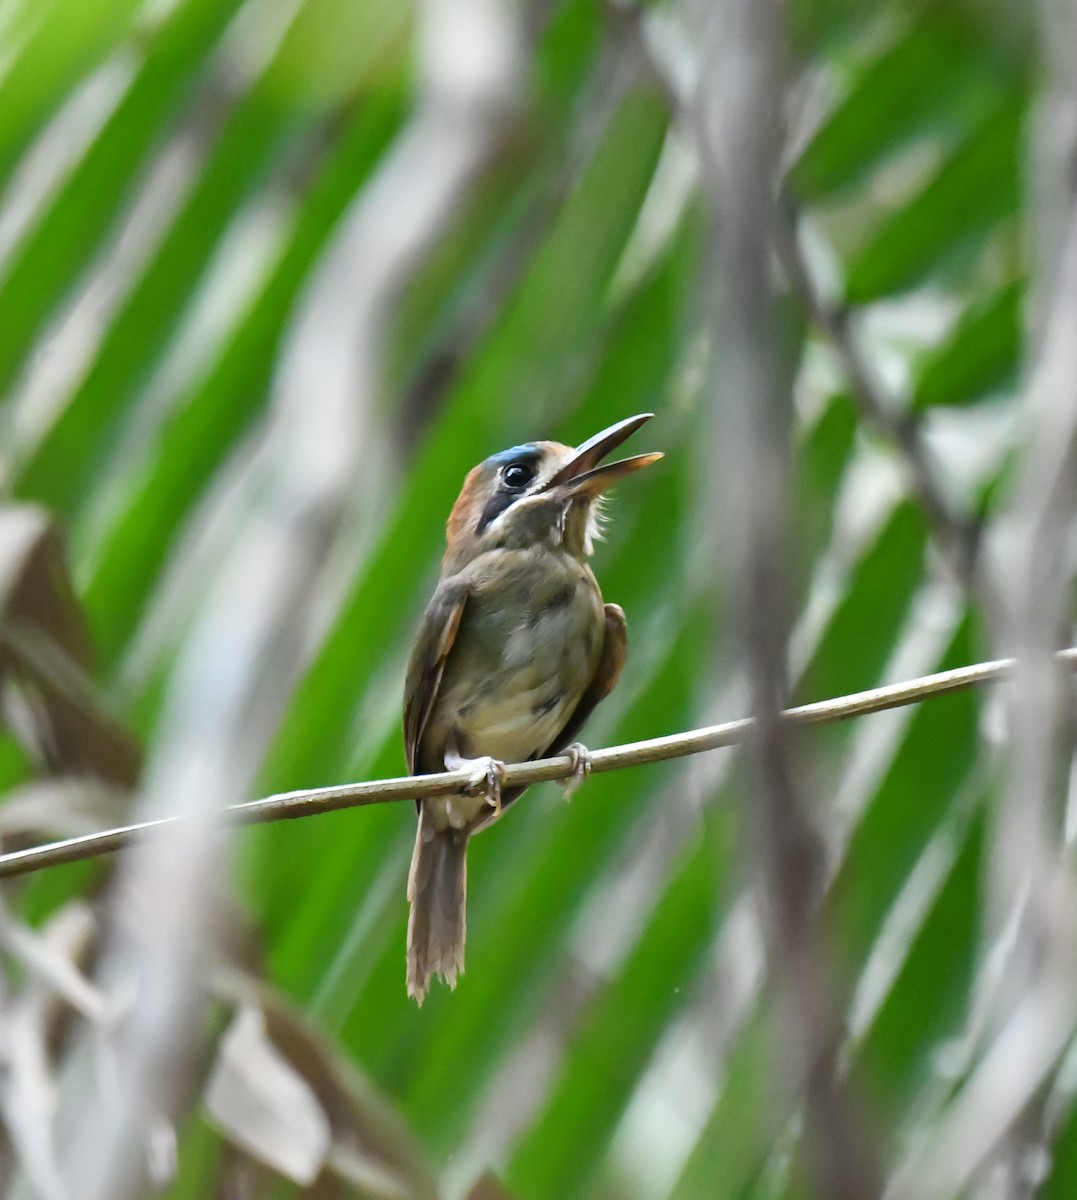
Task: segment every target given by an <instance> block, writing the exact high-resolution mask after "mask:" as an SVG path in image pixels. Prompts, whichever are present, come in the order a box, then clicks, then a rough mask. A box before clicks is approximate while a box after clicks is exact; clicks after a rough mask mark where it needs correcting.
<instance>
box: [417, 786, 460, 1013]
mask: <svg viewBox="0 0 1077 1200" xmlns="http://www.w3.org/2000/svg"><path fill="white" fill-rule="evenodd" d="M467 838H468V835H467V832H466V831H464V830H462V829H451V828H448V829H438V828H437V827H436V826H435V825H434V819H433V815H432V814H431V813H430V812H429V811H428V809H427V806H426V805H425V804H423V805H421V806H420V809H419V831H418V833H417V834H416V835H415V850H414V852H413V854H412V856H411V873H410V874H409V876H408V900H410V901H411V916H410V918H409V919H408V995H409V996H414V998H415V1000H416V1001H417V1002H418V1003H419V1004H422V1002H423V997H424V996H425V995H426V992H427V989H428V988H429V986H430V980H431V979H432V978H433V977H434V976H435V975H440V976H441V978H442V979H444V980H445V982H446V983H447V984H448V985H449V987H452V988H454V987H456V976H457V974H462V973H463V970H464V938H465V936H466V934H467V912H466V899H467Z"/></svg>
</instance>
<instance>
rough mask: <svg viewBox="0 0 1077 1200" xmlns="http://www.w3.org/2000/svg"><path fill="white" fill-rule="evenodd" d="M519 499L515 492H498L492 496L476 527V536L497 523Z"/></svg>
mask: <svg viewBox="0 0 1077 1200" xmlns="http://www.w3.org/2000/svg"><path fill="white" fill-rule="evenodd" d="M519 498H520V497H519V495H518V494H517V493H515V492H498V493H497V494H496V495H494V496H491V497H490V499H489V500H488V501H487V502H486V507H485V508H484V509H483V510H482V516H481V517H479V523H478V525H476V526H475V536H476V537H478V536H479V535H480V534H481V533H482V531H483V530H484V529H485V528H486V527H487V526H488V525H489V524H490V522H491V521H496V520H497V518H498V517H500V516H501V514H502V513H503V512H504V511H505V509H506V508H510V507H511V506H512V505H513V504H515V503H516V501H517V500H519Z"/></svg>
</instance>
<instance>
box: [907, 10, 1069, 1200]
mask: <svg viewBox="0 0 1077 1200" xmlns="http://www.w3.org/2000/svg"><path fill="white" fill-rule="evenodd" d="M1039 9H1040V16H1041V23H1042V29H1041V45H1042V79H1043V83H1044V90H1043V92H1042V94H1041V102H1040V112H1039V117H1040V119H1039V121H1038V123H1037V124H1038V134H1039V137H1038V141H1039V148H1040V152H1041V153H1040V162H1039V164H1038V166H1039V171H1038V172H1037V174H1036V178H1035V184H1036V188H1035V192H1034V198H1035V200H1036V202H1037V208H1038V212H1037V214H1036V215H1037V219H1038V220H1037V230H1036V232H1037V235H1038V236H1037V241H1038V252H1037V255H1036V265H1037V274H1036V277H1035V278H1034V280H1033V295H1034V300H1033V303H1032V305H1031V308H1032V313H1033V317H1034V319H1035V323H1034V327H1033V329H1032V331H1031V335H1030V337H1029V339H1028V340H1029V345H1030V349H1031V351H1032V354H1033V355H1034V357H1033V358H1032V363H1031V370H1030V372H1029V378H1028V385H1027V389H1026V392H1027V394H1026V399H1025V403H1024V412H1023V413H1022V416H1023V418H1024V422H1025V424H1024V428H1025V430H1026V431H1027V433H1026V440H1025V445H1024V447H1023V449H1022V455H1021V469H1020V471H1019V473H1018V479H1017V483H1016V486H1015V487H1014V489H1013V500H1012V502H1011V504H1010V507H1009V510H1008V511H1007V513H1006V514H1005V515H1004V517H1003V518H1002V520H1001V521H1000V535H999V542H1000V553H999V556H998V557H999V561H998V563H997V573H998V584H997V587H998V590H999V594H1000V596H1001V598H1002V600H1003V601H1004V603H1003V604H1002V605H1001V606H1000V607H999V610H998V612H997V613H995V614H994V625H995V628H994V629H993V631H992V632H993V635H994V638H995V643H996V645H999V646H1001V647H1005V648H1006V650H1008V651H1010V652H1011V653H1014V654H1015V655H1016V658H1015V668H1014V670H1013V672H1012V677H1013V683H1012V685H1011V686H1010V687H1009V688H1008V689H1007V695H1006V700H1007V717H1008V725H1009V735H1010V747H1009V760H1008V764H1007V767H1008V769H1007V781H1006V787H1005V788H1004V789H1003V791H1002V794H1001V796H1000V799H999V802H998V804H997V806H996V810H995V812H994V814H993V821H992V834H993V836H992V841H991V844H990V854H989V855H988V857H987V863H988V866H989V876H988V880H989V888H988V891H987V905H986V908H987V914H988V932H989V936H990V935H991V934H993V935H994V937H995V940H996V947H998V948H999V949H998V950H997V952H996V955H997V958H998V963H999V965H995V964H992V966H993V968H994V976H993V978H991V977H989V979H988V986H987V988H985V989H983V990H984V991H985V992H986V1003H985V1002H984V1001H983V1000H981V1002H980V1008H981V1009H982V1010H984V1015H983V1017H982V1018H981V1024H983V1025H986V1027H987V1029H988V1032H989V1034H990V1035H991V1040H990V1041H989V1042H988V1043H987V1045H986V1046H985V1047H984V1048H983V1049H982V1052H981V1053H979V1055H978V1058H977V1060H976V1062H975V1069H973V1070H969V1071H968V1072H967V1073H966V1076H967V1077H966V1080H965V1082H964V1085H963V1087H962V1088H961V1090H960V1091H959V1092H958V1093H957V1095H956V1096H955V1098H954V1099H953V1101H952V1103H951V1104H950V1105H949V1107H948V1109H947V1111H946V1113H945V1114H944V1116H943V1118H942V1119H941V1120H937V1121H936V1122H934V1123H933V1125H932V1128H931V1130H930V1131H929V1133H928V1134H927V1135H926V1136H925V1138H924V1143H923V1145H922V1147H921V1148H920V1149H919V1151H918V1152H915V1153H913V1154H912V1155H910V1156H909V1157H908V1159H907V1160H906V1161H905V1162H904V1163H903V1164H901V1166H900V1167H899V1169H898V1171H897V1172H896V1173H895V1175H894V1178H893V1181H892V1183H891V1185H890V1187H889V1189H888V1192H887V1196H888V1198H889V1200H907V1198H910V1197H916V1200H947V1198H948V1197H951V1196H954V1195H958V1194H968V1193H970V1192H971V1189H972V1188H974V1187H975V1186H976V1183H977V1179H978V1178H980V1179H986V1178H987V1168H988V1167H990V1178H991V1182H990V1186H989V1187H988V1185H986V1184H985V1186H984V1189H983V1190H984V1191H987V1190H991V1191H999V1192H1001V1191H1003V1190H1005V1191H1008V1192H1010V1193H1012V1194H1018V1193H1019V1192H1024V1191H1025V1190H1027V1189H1028V1188H1029V1186H1030V1184H1029V1178H1030V1176H1029V1174H1028V1171H1029V1166H1030V1164H1035V1163H1037V1161H1038V1160H1039V1159H1040V1157H1041V1155H1042V1147H1040V1146H1037V1145H1036V1144H1035V1139H1037V1138H1038V1137H1039V1136H1041V1129H1040V1125H1041V1122H1040V1121H1039V1120H1038V1117H1037V1113H1036V1109H1037V1107H1039V1105H1038V1104H1037V1097H1043V1096H1045V1095H1046V1094H1047V1092H1048V1090H1049V1089H1048V1087H1046V1086H1045V1085H1046V1084H1048V1082H1049V1080H1050V1079H1051V1076H1052V1074H1053V1073H1054V1072H1055V1070H1056V1068H1057V1065H1058V1062H1059V1060H1060V1058H1061V1056H1062V1055H1063V1054H1064V1052H1065V1050H1066V1047H1067V1046H1068V1045H1070V1044H1071V1043H1072V1038H1073V1035H1074V1029H1075V1028H1077V955H1075V954H1074V944H1075V937H1077V926H1075V921H1074V912H1075V908H1077V882H1075V880H1074V876H1073V872H1072V868H1071V866H1070V860H1071V853H1070V848H1069V847H1068V846H1066V845H1065V842H1064V839H1063V836H1062V830H1061V828H1060V821H1059V818H1058V807H1059V803H1058V802H1059V793H1060V792H1061V791H1062V786H1063V785H1062V782H1061V781H1062V780H1063V779H1064V776H1065V771H1066V768H1067V766H1068V765H1070V764H1071V763H1072V753H1073V729H1072V691H1071V688H1070V687H1069V686H1068V680H1066V679H1065V677H1064V674H1063V672H1062V671H1061V670H1060V669H1059V665H1058V659H1057V653H1056V647H1057V646H1058V644H1059V643H1060V642H1063V641H1068V640H1069V631H1070V629H1071V628H1072V624H1073V615H1072V585H1073V556H1072V536H1071V531H1072V528H1073V517H1074V512H1075V508H1077V409H1075V407H1074V402H1073V399H1074V395H1075V393H1077V344H1075V343H1074V339H1073V327H1074V323H1075V322H1077V182H1075V175H1074V171H1073V163H1074V161H1075V159H1077V119H1075V114H1077V52H1075V48H1077V40H1075V35H1077V10H1075V9H1074V6H1073V5H1072V3H1070V2H1069V0H1042V2H1041V4H1040V6H1039ZM976 1050H978V1051H980V1050H981V1047H980V1046H976Z"/></svg>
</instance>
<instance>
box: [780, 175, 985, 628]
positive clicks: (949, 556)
mask: <svg viewBox="0 0 1077 1200" xmlns="http://www.w3.org/2000/svg"><path fill="white" fill-rule="evenodd" d="M781 215H782V220H780V221H779V222H778V223H777V229H776V234H777V236H776V238H775V244H776V248H777V251H778V256H779V258H780V260H781V264H782V269H783V270H784V271H785V275H786V278H787V279H788V281H789V285H790V287H791V288H792V289H793V291H794V292H795V293H796V294H797V296H798V297H799V298H800V300H801V302H802V303H803V305H804V307H805V308H806V309H807V313H808V318H809V320H810V321H811V323H812V325H814V326H815V329H816V330H817V332H818V333H819V334H820V335H821V336H822V337H824V338H825V339H826V340H827V341H828V342H829V343H830V345H831V347H832V348H833V350H834V353H835V354H836V355H837V357H838V361H839V362H840V364H841V369H842V372H843V374H844V375H845V378H846V381H847V383H848V385H849V390H850V393H851V394H852V397H853V400H854V402H855V403H856V405H857V407H858V408H859V410H860V414H861V416H862V417H863V418H864V420H865V421H866V422H867V423H868V425H870V426H871V427H872V428H873V429H875V431H876V432H877V433H879V434H881V435H882V436H883V437H885V438H886V440H887V441H888V442H890V443H891V444H892V445H893V447H894V449H895V450H896V451H897V453H898V454H899V455H900V457H901V459H902V462H903V463H904V466H905V470H906V473H907V474H908V477H909V481H910V483H911V485H912V489H913V492H914V494H915V496H916V499H917V501H918V502H919V504H920V507H921V509H922V510H923V512H924V515H925V516H926V517H927V519H928V522H929V523H930V525H931V527H932V529H933V531H934V533H935V537H936V540H937V542H938V544H939V548H940V550H941V551H942V553H943V555H944V557H945V560H946V562H947V563H948V565H949V567H950V569H951V570H952V571H953V573H954V575H955V576H956V578H957V579H958V581H959V582H960V583H961V584H962V585H963V586H964V587H965V588H966V589H967V590H968V591H969V592H976V591H977V590H978V589H982V588H983V587H984V586H985V581H984V579H983V578H982V576H981V574H980V572H979V570H978V560H979V549H980V534H981V526H980V522H979V521H977V520H972V519H969V518H967V517H964V516H962V515H961V514H959V513H957V512H955V511H954V509H953V506H952V505H951V504H950V501H949V500H948V499H947V497H946V495H945V493H944V492H943V490H942V488H941V487H940V486H939V481H938V477H937V473H936V471H935V468H934V466H933V465H932V463H931V460H930V456H929V453H928V450H927V447H926V446H925V445H924V439H923V435H922V432H921V426H920V422H919V421H918V420H917V419H916V417H915V416H913V415H911V414H910V413H909V412H908V411H906V407H905V406H904V405H902V404H901V403H899V401H898V400H897V398H896V397H893V396H890V395H888V394H887V392H886V389H885V387H884V385H883V383H882V381H881V380H880V379H879V376H878V374H877V373H876V371H875V370H874V368H873V367H872V365H871V361H870V357H869V355H868V354H867V353H866V352H865V351H864V349H863V347H862V346H861V345H860V342H859V340H858V338H857V336H856V331H855V329H854V327H853V315H852V311H851V310H850V309H849V307H848V305H845V304H842V303H840V302H838V303H836V302H834V301H831V300H829V299H828V298H827V297H826V296H824V294H823V292H822V289H820V288H819V286H818V285H817V284H816V282H815V280H814V279H813V278H812V273H811V269H810V268H809V266H808V263H807V260H806V259H805V257H804V251H803V247H802V246H801V244H800V238H799V236H798V233H797V212H796V207H795V205H794V202H793V200H792V198H791V197H789V196H785V197H783V202H782V205H781ZM985 599H987V598H986V597H985ZM990 611H993V610H990Z"/></svg>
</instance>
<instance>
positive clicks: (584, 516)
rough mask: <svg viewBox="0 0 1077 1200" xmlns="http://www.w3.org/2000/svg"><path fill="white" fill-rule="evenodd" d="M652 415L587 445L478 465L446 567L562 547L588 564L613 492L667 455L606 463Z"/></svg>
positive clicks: (532, 446) (503, 456) (539, 445)
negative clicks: (505, 552) (600, 513)
mask: <svg viewBox="0 0 1077 1200" xmlns="http://www.w3.org/2000/svg"><path fill="white" fill-rule="evenodd" d="M652 415H653V414H652V413H641V414H640V415H639V416H635V417H629V418H628V419H627V420H624V421H618V423H617V424H616V425H611V426H610V427H609V428H608V429H604V430H602V432H601V433H597V434H595V436H594V437H592V438H588V439H587V441H586V442H584V443H582V445H579V446H576V447H572V446H563V445H562V444H561V443H560V442H527V443H526V444H525V445H522V446H513V447H512V448H511V449H510V450H502V451H501V452H500V453H499V454H494V455H491V456H490V458H487V459H485V460H484V461H483V462H481V463H479V465H478V466H477V467H475V468H474V469H473V470H472V471H471V472H470V473H469V475H468V477H467V479H466V480H464V487H463V490H462V491H461V492H460V496H459V498H458V499H457V501H456V504H455V505H454V506H453V510H452V513H451V514H450V516H449V523H448V530H447V540H448V549H447V550H446V554H445V566H446V568H448V569H450V570H451V569H458V568H459V567H460V566H461V565H463V563H465V562H467V561H469V560H470V559H472V558H474V557H475V556H476V555H477V554H481V553H483V552H484V551H486V550H491V549H495V548H505V549H522V548H524V547H527V546H533V545H537V544H540V543H549V544H553V545H560V546H563V547H564V548H565V549H566V550H567V551H568V552H569V553H571V554H575V555H576V556H577V557H580V558H583V557H586V556H587V555H588V554H590V553H591V547H592V542H593V540H594V537H595V534H596V532H597V506H598V502H599V500H600V498H601V496H602V495H603V493H604V492H605V491H606V489H607V488H609V487H610V486H611V485H612V484H614V483H616V482H617V481H618V480H619V479H622V478H624V476H626V475H630V474H632V473H633V472H634V471H638V470H640V469H641V468H642V467H647V466H650V465H651V463H653V462H657V461H658V460H659V459H660V458H661V457H662V455H661V454H657V453H656V454H637V455H635V456H634V457H633V458H624V459H620V460H619V461H617V462H612V463H606V464H604V465H603V463H602V460H603V459H604V458H605V457H606V456H607V455H608V454H610V453H611V452H612V451H613V450H615V449H616V448H617V447H618V446H619V445H620V444H621V443H622V442H623V441H625V439H626V438H628V437H629V436H631V434H633V433H635V431H636V430H637V429H639V427H640V426H641V425H643V424H644V423H645V422H647V421H649V420H650V419H651V417H652Z"/></svg>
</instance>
